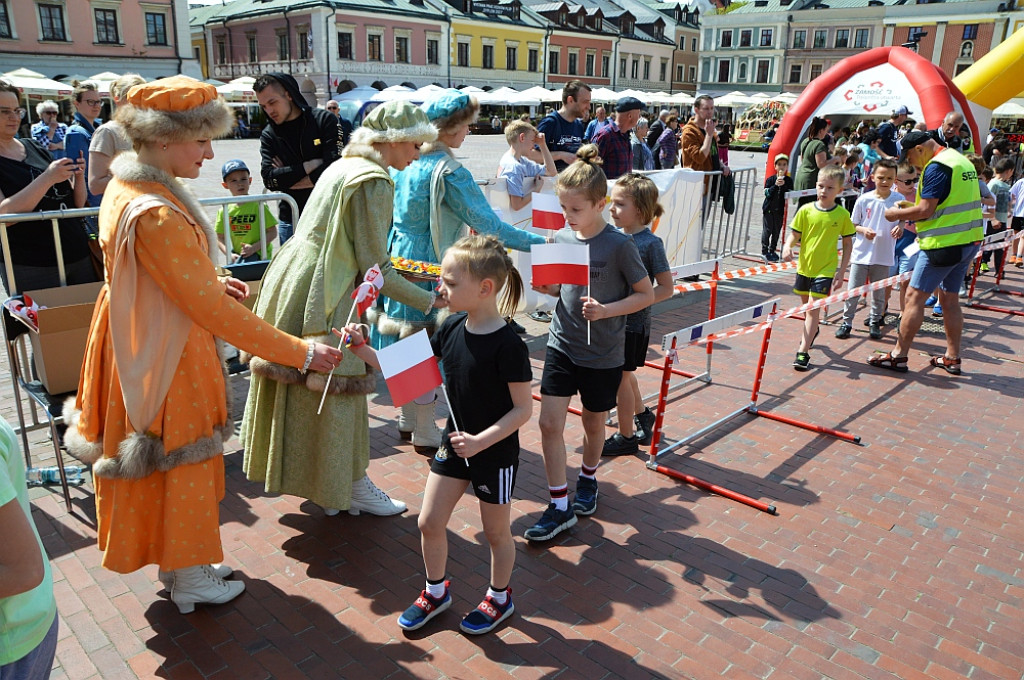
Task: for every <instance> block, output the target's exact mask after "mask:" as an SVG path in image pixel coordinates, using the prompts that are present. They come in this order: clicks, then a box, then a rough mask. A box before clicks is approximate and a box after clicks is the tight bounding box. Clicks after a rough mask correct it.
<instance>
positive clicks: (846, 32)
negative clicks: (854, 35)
mask: <svg viewBox="0 0 1024 680" xmlns="http://www.w3.org/2000/svg"><path fill="white" fill-rule="evenodd" d="M835 46H836V49H837V50H841V49H845V48H847V47H849V46H850V29H848V28H837V29H836V41H835Z"/></svg>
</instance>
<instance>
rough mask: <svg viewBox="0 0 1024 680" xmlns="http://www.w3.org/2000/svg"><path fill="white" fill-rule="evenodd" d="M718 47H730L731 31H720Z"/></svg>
mask: <svg viewBox="0 0 1024 680" xmlns="http://www.w3.org/2000/svg"><path fill="white" fill-rule="evenodd" d="M719 47H732V31H731V30H729V31H722V35H721V42H720V44H719Z"/></svg>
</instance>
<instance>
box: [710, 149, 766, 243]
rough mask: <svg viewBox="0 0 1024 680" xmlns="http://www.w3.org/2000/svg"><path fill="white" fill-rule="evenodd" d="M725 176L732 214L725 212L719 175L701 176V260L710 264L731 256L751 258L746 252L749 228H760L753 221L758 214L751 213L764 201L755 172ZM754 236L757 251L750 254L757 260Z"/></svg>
mask: <svg viewBox="0 0 1024 680" xmlns="http://www.w3.org/2000/svg"><path fill="white" fill-rule="evenodd" d="M729 176H730V177H731V178H732V182H733V203H734V206H735V207H734V210H733V212H732V214H729V213H727V212H726V211H725V196H724V195H723V193H724V192H723V191H722V188H723V175H722V171H721V170H715V171H713V172H705V173H704V177H705V182H707V191H705V192H704V198H703V205H702V207H701V216H702V219H701V225H702V229H703V232H704V239H703V256H704V258H705V259H709V260H713V259H718V258H723V257H729V256H732V255H749V254H751V253H749V252H748V250H747V243H748V242H749V241H750V230H751V227H752V226H753V224H754V222H755V221H756V224H757V226H758V228H760V226H761V220H760V219H757V217H758V216H759V215H760V211H759V210H758V211H756V212H755V210H754V206H755V205H757V206H759V207H760V204H761V200H762V199H763V197H764V196H763V191H761V184H760V182H758V180H757V168H754V167H746V168H734V169H732V172H731V174H730V175H729ZM757 233H758V236H757V240H756V244H757V250H756V251H755V253H754V254H755V255H758V256H760V254H761V242H760V231H758V232H757ZM758 259H760V258H758Z"/></svg>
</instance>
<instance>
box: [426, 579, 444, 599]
mask: <svg viewBox="0 0 1024 680" xmlns="http://www.w3.org/2000/svg"><path fill="white" fill-rule="evenodd" d="M427 595H430V596H431V597H432V598H434V599H435V600H436V599H440V598H442V597H444V579H441V580H440V581H438V582H437V583H431V582H430V581H427Z"/></svg>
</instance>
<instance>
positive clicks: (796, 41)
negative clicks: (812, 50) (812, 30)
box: [793, 31, 807, 50]
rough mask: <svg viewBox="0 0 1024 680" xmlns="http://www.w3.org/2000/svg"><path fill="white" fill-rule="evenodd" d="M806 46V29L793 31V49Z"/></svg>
mask: <svg viewBox="0 0 1024 680" xmlns="http://www.w3.org/2000/svg"><path fill="white" fill-rule="evenodd" d="M805 47H807V31H793V49H794V50H802V49H804V48H805Z"/></svg>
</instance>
